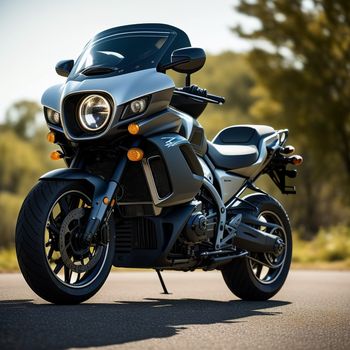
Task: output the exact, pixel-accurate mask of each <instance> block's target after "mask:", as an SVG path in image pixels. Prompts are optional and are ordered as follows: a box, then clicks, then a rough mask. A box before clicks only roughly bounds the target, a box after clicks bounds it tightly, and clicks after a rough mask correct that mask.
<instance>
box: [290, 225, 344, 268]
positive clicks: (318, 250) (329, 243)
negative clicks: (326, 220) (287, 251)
mask: <svg viewBox="0 0 350 350" xmlns="http://www.w3.org/2000/svg"><path fill="white" fill-rule="evenodd" d="M337 261H345V262H348V263H350V228H349V227H346V226H334V227H331V228H328V229H321V230H320V232H319V233H318V234H317V236H316V237H315V238H314V239H313V240H311V241H303V240H301V239H300V237H298V236H294V252H293V262H296V263H302V264H308V263H319V262H337ZM349 266H350V265H349Z"/></svg>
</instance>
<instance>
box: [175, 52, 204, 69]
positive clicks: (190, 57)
mask: <svg viewBox="0 0 350 350" xmlns="http://www.w3.org/2000/svg"><path fill="white" fill-rule="evenodd" d="M205 58H206V56H205V52H204V50H203V49H200V48H197V47H185V48H182V49H177V50H175V51H173V53H172V54H171V68H172V69H173V70H174V71H176V72H178V73H186V74H192V73H194V72H197V71H198V70H200V69H201V68H202V67H203V66H204V63H205Z"/></svg>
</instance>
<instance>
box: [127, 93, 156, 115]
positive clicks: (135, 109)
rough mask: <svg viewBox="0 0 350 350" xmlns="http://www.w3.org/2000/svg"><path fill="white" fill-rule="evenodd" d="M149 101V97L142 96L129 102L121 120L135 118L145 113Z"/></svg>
mask: <svg viewBox="0 0 350 350" xmlns="http://www.w3.org/2000/svg"><path fill="white" fill-rule="evenodd" d="M149 101H150V96H144V97H141V98H138V99H137V100H134V101H132V102H130V103H129V104H128V105H127V106H126V108H125V109H124V112H123V115H122V117H121V119H127V118H131V117H136V116H137V115H139V114H142V113H144V112H145V111H146V109H147V107H148V104H149Z"/></svg>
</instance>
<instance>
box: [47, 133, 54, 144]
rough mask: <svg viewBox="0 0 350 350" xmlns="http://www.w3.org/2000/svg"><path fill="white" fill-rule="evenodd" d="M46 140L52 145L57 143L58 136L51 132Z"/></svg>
mask: <svg viewBox="0 0 350 350" xmlns="http://www.w3.org/2000/svg"><path fill="white" fill-rule="evenodd" d="M46 139H47V141H49V142H50V143H55V141H56V135H55V133H54V132H53V131H50V132H49V133H48V134H47V135H46Z"/></svg>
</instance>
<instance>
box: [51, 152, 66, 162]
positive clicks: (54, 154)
mask: <svg viewBox="0 0 350 350" xmlns="http://www.w3.org/2000/svg"><path fill="white" fill-rule="evenodd" d="M50 158H51V159H52V160H60V159H61V158H63V153H62V152H60V151H53V152H51V153H50Z"/></svg>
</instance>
